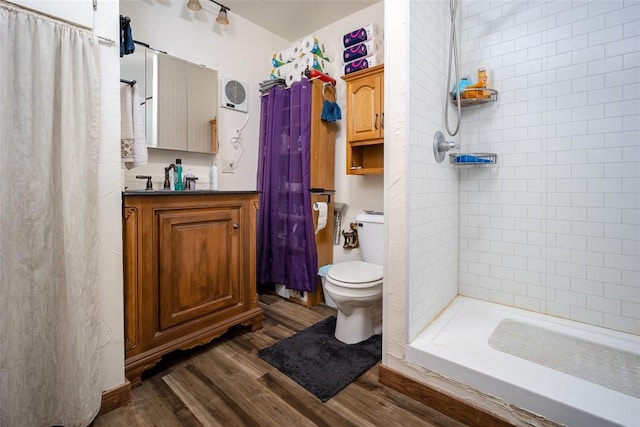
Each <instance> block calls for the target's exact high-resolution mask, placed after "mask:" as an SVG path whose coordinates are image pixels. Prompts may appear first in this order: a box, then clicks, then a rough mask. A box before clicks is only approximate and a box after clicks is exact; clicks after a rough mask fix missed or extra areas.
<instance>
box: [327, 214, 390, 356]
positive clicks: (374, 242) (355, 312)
mask: <svg viewBox="0 0 640 427" xmlns="http://www.w3.org/2000/svg"><path fill="white" fill-rule="evenodd" d="M356 222H357V223H358V241H359V244H360V252H361V253H362V261H347V262H342V263H339V264H334V265H332V266H331V268H329V271H327V273H326V277H325V280H324V283H323V285H324V290H325V292H326V293H327V294H329V296H330V297H331V299H332V300H333V301H334V302H335V303H336V305H337V308H338V318H337V321H336V332H335V337H336V338H337V339H338V340H340V341H342V342H344V343H346V344H355V343H358V342H361V341H364V340H366V339H367V338H369V337H370V336H371V335H373V334H374V333H380V329H381V328H380V325H377V324H376V325H374V322H373V320H372V316H371V314H372V311H375V308H376V307H375V306H377V305H378V304H379V302H380V299H381V298H382V263H383V258H384V252H383V251H384V245H383V242H384V216H382V215H372V214H361V215H358V216H357V217H356Z"/></svg>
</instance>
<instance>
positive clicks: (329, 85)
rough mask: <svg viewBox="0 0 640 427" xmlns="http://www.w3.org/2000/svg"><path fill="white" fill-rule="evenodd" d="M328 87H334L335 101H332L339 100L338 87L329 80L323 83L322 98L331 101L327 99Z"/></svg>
mask: <svg viewBox="0 0 640 427" xmlns="http://www.w3.org/2000/svg"><path fill="white" fill-rule="evenodd" d="M327 87H330V88H331V89H333V101H331V102H335V101H337V100H338V96H337V94H336V88H335V86H334V85H332V84H331V83H329V82H325V83H322V98H323V99H325V100H326V101H329V100H328V99H327V96H326V95H325V90H326V89H327Z"/></svg>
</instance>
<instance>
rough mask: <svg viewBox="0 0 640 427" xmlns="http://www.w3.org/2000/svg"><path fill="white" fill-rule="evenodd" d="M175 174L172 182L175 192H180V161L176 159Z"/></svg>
mask: <svg viewBox="0 0 640 427" xmlns="http://www.w3.org/2000/svg"><path fill="white" fill-rule="evenodd" d="M175 170H176V172H175V179H174V180H173V182H174V183H175V188H174V189H175V190H176V191H182V159H176V169H175Z"/></svg>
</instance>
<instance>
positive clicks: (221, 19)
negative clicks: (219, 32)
mask: <svg viewBox="0 0 640 427" xmlns="http://www.w3.org/2000/svg"><path fill="white" fill-rule="evenodd" d="M216 22H217V23H219V24H222V25H227V24H229V18H228V17H227V8H226V7H224V6H222V7H221V8H220V13H218V17H217V18H216Z"/></svg>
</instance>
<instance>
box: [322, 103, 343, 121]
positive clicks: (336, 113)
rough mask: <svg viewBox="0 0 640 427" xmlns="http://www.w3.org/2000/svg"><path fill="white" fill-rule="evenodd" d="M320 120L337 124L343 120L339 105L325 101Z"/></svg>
mask: <svg viewBox="0 0 640 427" xmlns="http://www.w3.org/2000/svg"><path fill="white" fill-rule="evenodd" d="M320 118H321V119H322V120H324V121H325V122H335V121H336V120H340V119H342V111H341V110H340V106H339V105H338V103H337V102H332V101H329V100H326V99H325V100H324V104H323V105H322V115H321V116H320Z"/></svg>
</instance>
